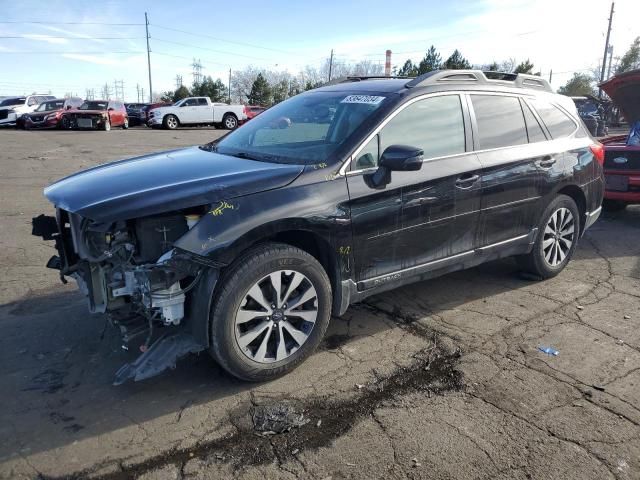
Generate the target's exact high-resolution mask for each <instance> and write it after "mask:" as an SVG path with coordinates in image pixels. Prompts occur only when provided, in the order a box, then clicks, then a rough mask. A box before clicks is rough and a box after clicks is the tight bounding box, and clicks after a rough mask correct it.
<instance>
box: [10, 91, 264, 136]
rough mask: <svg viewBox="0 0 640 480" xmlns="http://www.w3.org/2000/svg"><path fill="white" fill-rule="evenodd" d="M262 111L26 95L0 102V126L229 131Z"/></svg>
mask: <svg viewBox="0 0 640 480" xmlns="http://www.w3.org/2000/svg"><path fill="white" fill-rule="evenodd" d="M264 110H265V108H263V107H259V106H243V105H227V104H226V103H213V102H211V99H210V98H208V97H189V98H185V99H182V100H180V101H178V102H176V103H175V104H169V103H164V102H162V103H151V104H149V103H127V104H125V103H123V102H121V101H119V100H82V99H81V98H78V97H72V98H55V97H54V96H53V95H28V96H23V97H8V98H4V99H2V100H0V126H3V125H6V126H16V127H18V128H26V129H35V128H67V129H98V130H111V128H114V127H122V128H125V129H126V128H129V127H130V126H136V125H147V126H149V127H162V128H167V129H175V128H178V127H179V126H194V125H214V126H216V127H219V128H226V129H229V130H233V129H235V128H237V127H238V126H239V125H241V124H242V123H244V122H246V121H248V120H250V119H251V118H253V117H255V116H256V115H258V114H260V113H261V112H263V111H264Z"/></svg>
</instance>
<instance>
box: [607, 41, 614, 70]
mask: <svg viewBox="0 0 640 480" xmlns="http://www.w3.org/2000/svg"><path fill="white" fill-rule="evenodd" d="M612 63H613V45H609V67H607V78H609V77H611V64H612Z"/></svg>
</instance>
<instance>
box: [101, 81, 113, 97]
mask: <svg viewBox="0 0 640 480" xmlns="http://www.w3.org/2000/svg"><path fill="white" fill-rule="evenodd" d="M102 99H103V100H111V88H110V87H109V84H108V83H105V84H104V87H102Z"/></svg>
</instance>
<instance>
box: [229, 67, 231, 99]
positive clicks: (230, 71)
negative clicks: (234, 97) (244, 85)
mask: <svg viewBox="0 0 640 480" xmlns="http://www.w3.org/2000/svg"><path fill="white" fill-rule="evenodd" d="M229 105H231V69H229Z"/></svg>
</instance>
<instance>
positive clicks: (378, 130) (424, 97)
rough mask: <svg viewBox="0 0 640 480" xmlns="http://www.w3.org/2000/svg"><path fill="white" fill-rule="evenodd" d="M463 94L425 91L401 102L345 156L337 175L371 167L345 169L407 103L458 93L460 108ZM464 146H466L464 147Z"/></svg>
mask: <svg viewBox="0 0 640 480" xmlns="http://www.w3.org/2000/svg"><path fill="white" fill-rule="evenodd" d="M463 94H464V92H462V91H457V90H456V91H448V92H434V93H425V94H424V95H419V96H417V97H415V98H412V99H411V100H409V101H408V102H406V103H403V104H402V105H400V107H398V108H397V109H396V110H395V111H393V112H392V113H391V114H390V115H389V116H388V117H387V118H385V119H384V120H383V121H382V123H380V125H378V126H377V127H376V128H375V129H374V130H373V132H371V133H370V134H369V135H368V136H367V137H366V138H365V140H363V141H362V143H360V145H358V148H356V149H355V150H354V152H353V153H352V154H351V155H349V157H348V158H347V160H346V161H345V162H344V163H343V164H342V166H341V167H340V170H338V175H342V176H345V175H346V174H347V173H349V175H354V174H359V173H362V172H364V171H365V170H371V168H363V169H360V170H353V171H350V172H347V171H346V169H347V168H348V167H349V165H350V164H351V161H352V160H353V159H354V158H357V156H358V155H359V154H360V152H361V151H362V150H363V149H364V147H366V146H367V144H368V143H369V142H370V141H371V139H373V137H375V136H376V135H378V134H379V133H380V131H381V130H382V129H383V128H384V127H385V126H386V125H387V124H388V123H389V122H390V121H391V120H392V119H394V118H395V117H396V115H398V114H399V113H400V112H402V111H403V110H404V109H405V108H407V107H408V106H409V105H413V104H414V103H416V102H419V101H420V100H424V99H427V98H431V97H443V96H445V95H458V97H460V108H461V110H462V98H461V97H462V95H463ZM465 148H466V147H465ZM468 153H469V151H466V152H462V153H455V154H452V155H445V156H442V157H431V158H429V159H426V160H423V163H424V162H427V161H429V160H434V159H436V158H447V157H449V156H459V155H466V154H468ZM377 169H378V167H375V169H373V170H374V171H375V170H377Z"/></svg>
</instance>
